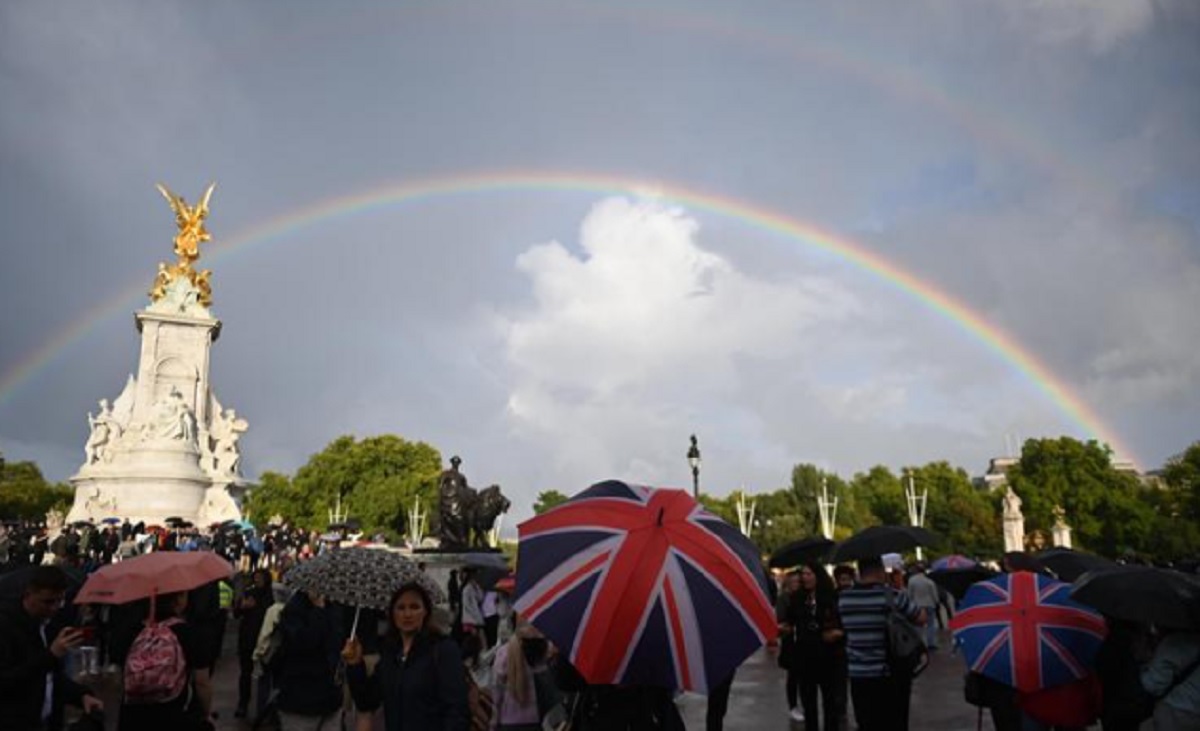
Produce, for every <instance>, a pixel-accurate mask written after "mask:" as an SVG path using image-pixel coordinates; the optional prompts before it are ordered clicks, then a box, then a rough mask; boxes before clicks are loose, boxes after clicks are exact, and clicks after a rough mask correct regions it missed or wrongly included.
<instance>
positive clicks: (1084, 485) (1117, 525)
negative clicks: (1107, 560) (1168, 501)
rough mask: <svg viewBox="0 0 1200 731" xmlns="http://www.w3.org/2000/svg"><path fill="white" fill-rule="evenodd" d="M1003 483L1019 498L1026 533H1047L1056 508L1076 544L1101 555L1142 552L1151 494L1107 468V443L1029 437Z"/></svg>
mask: <svg viewBox="0 0 1200 731" xmlns="http://www.w3.org/2000/svg"><path fill="white" fill-rule="evenodd" d="M1008 482H1009V484H1010V485H1011V486H1012V489H1013V492H1015V493H1017V495H1018V496H1019V497H1020V498H1021V500H1022V501H1023V505H1022V512H1023V513H1024V515H1025V532H1026V533H1027V534H1028V533H1031V532H1032V531H1034V530H1042V531H1045V532H1046V534H1047V535H1048V534H1049V533H1050V531H1051V529H1052V528H1053V526H1054V522H1055V517H1054V509H1055V507H1056V506H1061V507H1062V509H1063V510H1064V511H1065V513H1066V518H1067V522H1068V523H1069V524H1070V525H1071V528H1072V529H1073V541H1072V542H1073V543H1076V544H1078V545H1079V546H1080V547H1082V548H1086V549H1088V550H1091V551H1095V552H1096V553H1100V554H1103V555H1105V556H1119V555H1122V554H1127V553H1144V552H1147V548H1148V544H1149V542H1150V536H1151V532H1152V531H1153V530H1154V522H1155V520H1154V510H1153V508H1152V498H1153V497H1155V496H1153V495H1149V494H1147V493H1148V488H1145V487H1143V486H1142V484H1141V481H1140V480H1139V479H1138V478H1137V476H1136V475H1133V474H1130V473H1128V472H1123V471H1120V470H1117V469H1116V468H1115V467H1114V466H1113V464H1112V453H1111V451H1110V450H1109V449H1108V448H1107V447H1104V446H1101V445H1100V444H1098V443H1096V442H1094V441H1091V442H1086V443H1085V442H1081V441H1079V440H1077V439H1071V438H1070V437H1060V438H1058V439H1030V440H1028V441H1026V442H1025V444H1024V446H1023V447H1022V449H1021V459H1020V460H1019V461H1018V462H1017V464H1016V465H1014V466H1013V467H1012V468H1011V469H1010V470H1009V472H1008ZM1150 489H1152V488H1150Z"/></svg>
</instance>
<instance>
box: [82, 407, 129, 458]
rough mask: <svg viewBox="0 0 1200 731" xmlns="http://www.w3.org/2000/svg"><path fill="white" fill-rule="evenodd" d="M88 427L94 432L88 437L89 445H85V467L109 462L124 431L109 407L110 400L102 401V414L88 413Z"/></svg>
mask: <svg viewBox="0 0 1200 731" xmlns="http://www.w3.org/2000/svg"><path fill="white" fill-rule="evenodd" d="M88 426H90V427H91V429H92V432H91V434H90V435H88V440H87V443H86V444H84V445H83V449H84V452H85V459H84V464H85V465H91V464H96V463H97V462H100V461H104V462H108V461H109V460H110V459H111V451H110V450H111V449H112V446H113V444H114V443H115V442H116V441H117V439H119V438H120V436H121V432H122V431H123V429H122V427H121V424H120V423H119V422H118V421H117V420H116V418H114V416H113V411H112V408H111V407H110V406H109V405H108V399H103V398H102V399H100V414H99V415H98V416H92V412H90V411H89V412H88Z"/></svg>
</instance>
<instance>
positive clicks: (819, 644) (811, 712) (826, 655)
mask: <svg viewBox="0 0 1200 731" xmlns="http://www.w3.org/2000/svg"><path fill="white" fill-rule="evenodd" d="M786 624H787V625H788V626H789V627H790V628H791V630H792V632H793V633H794V637H795V643H794V644H793V646H792V658H791V667H793V668H795V672H796V673H797V675H798V676H799V681H800V705H801V707H802V708H803V709H804V724H805V728H811V729H818V728H822V726H821V724H820V723H819V722H818V719H820V715H819V713H818V706H817V693H818V691H820V696H821V704H820V710H823V711H824V712H825V723H824V729H825V731H837V728H838V725H839V718H838V713H837V710H836V708H835V705H836V703H835V700H836V692H835V688H834V682H833V681H834V676H835V673H834V671H835V666H836V662H837V648H838V642H839V641H840V640H841V639H842V629H841V623H840V621H839V620H838V614H837V596H836V593H835V591H834V587H833V579H831V578H829V574H828V573H827V572H826V571H825V568H824V567H822V566H820V565H819V564H815V563H811V564H806V565H805V566H802V567H801V568H800V590H799V591H798V592H797V593H796V594H795V595H794V596H793V598H792V600H791V601H790V602H789V603H788V607H787V616H786Z"/></svg>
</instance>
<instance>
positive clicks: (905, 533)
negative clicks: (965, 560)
mask: <svg viewBox="0 0 1200 731" xmlns="http://www.w3.org/2000/svg"><path fill="white" fill-rule="evenodd" d="M936 540H937V539H936V538H935V537H934V535H933V534H932V533H930V532H929V531H927V530H925V529H924V528H916V527H912V526H906V525H873V526H871V527H870V528H867V529H865V530H861V531H859V532H858V533H855V534H854V535H852V536H850V537H849V538H847V539H846V540H844V541H842V542H841V543H839V544H838V546H837V548H836V549H834V551H833V561H834V562H835V563H841V562H842V561H856V560H859V559H865V558H879V557H880V556H882V555H883V554H885V553H903V552H904V551H911V550H912V549H914V548H916V547H917V546H929V545H932V544H933V543H935V542H936Z"/></svg>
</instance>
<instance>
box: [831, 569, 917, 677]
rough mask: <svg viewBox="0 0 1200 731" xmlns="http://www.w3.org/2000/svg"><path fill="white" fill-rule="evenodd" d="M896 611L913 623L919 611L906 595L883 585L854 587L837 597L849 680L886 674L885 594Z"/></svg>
mask: <svg viewBox="0 0 1200 731" xmlns="http://www.w3.org/2000/svg"><path fill="white" fill-rule="evenodd" d="M889 593H890V594H891V595H892V603H893V604H894V605H895V606H896V611H898V612H900V613H901V614H903V615H905V616H907V617H908V618H909V619H910V620H912V621H914V622H915V621H916V619H917V616H918V613H919V612H920V608H919V607H917V606H916V605H915V604H913V603H912V602H911V601H910V600H909V598H908V595H907V594H905V593H904V592H902V591H894V590H892V589H890V588H888V587H886V586H884V585H883V584H855V585H854V588H852V589H846V590H845V591H843V592H842V595H841V596H840V597H839V598H838V611H839V612H840V613H841V615H842V629H843V630H844V631H845V633H846V658H847V660H848V665H849V668H848V669H849V673H848V674H849V676H850V677H851V678H882V677H885V676H886V675H888V666H887V613H888V599H887V597H888V594H889Z"/></svg>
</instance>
